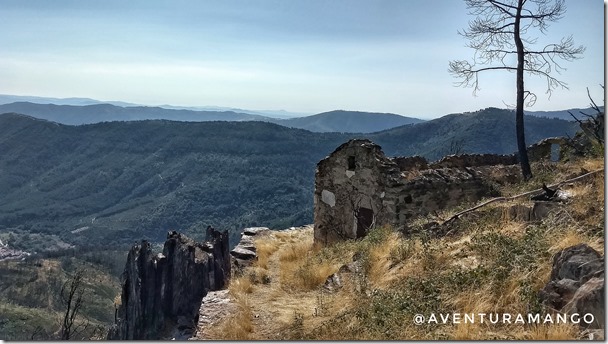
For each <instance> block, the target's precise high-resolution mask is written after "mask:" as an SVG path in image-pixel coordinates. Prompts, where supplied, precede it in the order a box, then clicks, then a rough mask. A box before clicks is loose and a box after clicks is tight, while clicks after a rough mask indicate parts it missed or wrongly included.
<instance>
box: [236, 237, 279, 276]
mask: <svg viewBox="0 0 608 344" xmlns="http://www.w3.org/2000/svg"><path fill="white" fill-rule="evenodd" d="M269 231H270V229H269V228H268V227H249V228H245V229H243V233H241V240H240V241H239V243H238V245H236V247H235V248H234V249H233V250H232V251H230V255H231V256H232V267H233V270H234V272H235V273H236V274H239V273H240V272H241V271H242V270H243V269H244V268H245V267H248V266H250V265H251V264H253V262H255V261H256V260H257V258H258V255H257V252H256V251H257V249H256V247H255V238H256V237H258V236H261V235H264V234H266V233H268V232H269Z"/></svg>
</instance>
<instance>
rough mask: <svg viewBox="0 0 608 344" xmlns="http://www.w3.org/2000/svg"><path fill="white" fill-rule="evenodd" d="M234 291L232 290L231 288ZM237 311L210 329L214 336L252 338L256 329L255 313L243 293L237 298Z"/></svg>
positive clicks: (230, 338) (239, 338)
mask: <svg viewBox="0 0 608 344" xmlns="http://www.w3.org/2000/svg"><path fill="white" fill-rule="evenodd" d="M231 292H232V290H231ZM235 300H236V305H237V307H236V312H234V313H233V314H231V315H230V316H228V317H227V318H226V319H224V320H223V321H221V322H220V323H219V324H218V325H217V326H214V328H213V329H212V330H211V331H210V332H211V334H212V335H213V337H219V338H222V339H225V340H250V339H252V338H251V335H252V333H253V331H254V325H253V322H252V319H253V313H252V311H251V306H250V304H249V299H248V298H247V297H245V296H244V295H243V294H240V295H239V297H236V298H235Z"/></svg>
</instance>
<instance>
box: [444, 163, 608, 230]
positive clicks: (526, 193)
mask: <svg viewBox="0 0 608 344" xmlns="http://www.w3.org/2000/svg"><path fill="white" fill-rule="evenodd" d="M599 172H604V169H603V168H602V169H599V170H597V171H593V172H589V173H585V174H583V175H581V176H578V177H575V178H572V179H568V180H564V181H563V182H559V183H557V184H553V185H549V186H548V187H549V188H554V187H558V186H560V185H562V184H566V183H572V182H575V181H578V180H581V179H584V178H587V177H589V176H592V175H594V174H597V173H599ZM541 191H543V189H542V188H541V189H536V190H532V191H528V192H524V193H522V194H519V195H515V196H509V197H496V198H492V199H491V200H488V201H485V202H483V203H481V204H478V205H476V206H474V207H473V208H469V209H466V210H463V211H461V212H459V213H457V214H455V215H453V216H452V217H450V218H449V219H447V220H446V221H445V222H443V223H442V224H441V225H445V224H447V223H449V222H452V221H454V220H456V219H458V218H459V217H460V216H462V215H464V214H466V213H470V212H472V211H474V210H477V209H479V208H481V207H485V206H486V205H488V204H492V203H496V202H508V201H512V200H515V199H518V198H521V197H526V196H529V195H533V194H535V193H538V192H541Z"/></svg>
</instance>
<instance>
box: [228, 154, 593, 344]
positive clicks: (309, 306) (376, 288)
mask: <svg viewBox="0 0 608 344" xmlns="http://www.w3.org/2000/svg"><path fill="white" fill-rule="evenodd" d="M533 167H534V168H535V171H536V172H535V173H536V177H535V179H534V180H532V181H530V182H525V183H523V182H522V183H519V184H517V185H514V186H505V187H504V188H505V189H504V190H502V191H503V194H517V193H519V192H525V191H529V190H532V189H536V188H538V187H539V186H540V182H541V181H542V182H547V183H548V184H550V183H552V182H557V181H562V180H565V179H568V178H572V177H573V176H576V175H580V174H582V173H583V172H582V170H581V167H582V168H584V169H587V170H589V171H591V170H597V169H599V168H602V167H603V161H602V160H600V159H597V160H585V161H582V162H576V163H570V164H541V165H537V166H533ZM603 183H604V178H603V175H598V176H595V177H593V178H589V179H587V180H583V181H581V182H577V183H574V184H572V185H564V186H563V189H565V190H568V191H569V192H571V193H572V195H573V198H572V200H571V201H570V202H569V203H568V204H565V205H564V211H562V212H560V213H558V214H555V215H552V216H550V217H548V218H547V219H545V220H543V222H542V223H540V224H531V223H525V222H522V221H519V220H515V219H513V218H511V216H509V214H508V213H507V210H506V209H507V207H509V206H511V205H512V204H522V205H531V202H530V201H529V200H523V199H522V200H518V201H517V202H510V203H508V204H493V205H490V206H488V207H485V208H483V209H480V210H479V211H477V212H476V214H475V216H472V217H470V218H469V217H466V218H463V219H460V220H459V221H457V222H458V224H457V225H458V226H459V227H458V228H457V229H458V230H457V231H455V234H454V235H451V236H447V237H443V238H438V239H432V238H431V237H425V236H424V233H422V234H415V235H414V236H412V237H409V238H404V237H403V236H402V235H401V234H398V233H396V232H394V231H392V230H390V229H387V228H379V229H376V230H375V231H374V232H372V233H371V234H370V235H368V237H366V238H364V239H363V240H357V241H348V242H343V243H338V244H336V245H333V246H330V247H323V248H321V247H318V246H315V245H314V244H313V233H312V229H310V228H309V229H306V230H298V231H285V232H274V233H272V234H271V235H268V236H265V237H263V238H260V239H259V240H256V245H258V254H259V256H260V257H259V258H258V263H257V264H255V266H253V267H251V268H249V269H248V270H247V271H246V273H245V276H244V277H241V278H238V279H236V280H234V281H233V283H231V285H230V288H231V289H230V290H231V293H233V294H234V295H236V296H235V297H236V299H237V300H239V301H238V302H239V309H238V312H236V313H235V314H233V316H232V317H231V318H230V319H229V320H227V322H226V325H225V327H224V329H225V331H226V333H225V334H221V335H219V336H218V339H292V340H298V339H321V340H366V339H367V340H369V339H401V340H403V339H410V340H432V339H452V340H453V339H456V340H488V339H519V340H568V339H569V340H572V339H577V338H578V336H579V333H580V330H579V328H578V327H577V326H573V325H564V324H546V325H545V324H539V325H533V326H527V325H520V324H513V325H501V324H496V325H493V324H485V323H484V324H480V323H479V322H476V323H465V322H461V323H460V324H454V325H439V326H415V325H414V324H413V322H412V321H411V320H410V319H412V317H413V315H414V314H415V313H425V312H437V313H439V312H452V313H454V312H459V313H461V314H464V313H511V314H517V313H521V314H526V313H528V311H530V309H535V308H534V307H537V306H538V304H537V302H538V299H537V295H538V291H539V290H540V289H542V288H543V287H544V285H545V284H546V283H547V280H548V278H549V275H550V272H551V261H552V256H553V255H554V254H555V253H556V252H557V251H559V250H561V249H563V248H566V247H569V246H572V245H576V244H578V243H587V244H589V245H590V246H592V247H593V248H595V249H597V250H598V251H599V252H601V253H603V252H604V249H603V243H604V238H603V236H604V234H603V219H604V215H603V207H604V190H603V185H604V184H603ZM455 212H456V210H454V209H451V210H444V211H442V212H441V213H440V214H439V215H438V216H439V217H440V218H448V217H449V216H450V215H451V214H453V213H455ZM431 220H432V219H431ZM424 221H428V219H421V220H420V221H419V223H418V224H419V225H421V224H424ZM598 223H602V225H601V227H598ZM355 253H358V254H359V256H360V257H361V258H360V260H358V262H359V264H361V266H362V272H361V273H347V274H342V275H341V276H342V283H343V287H342V288H341V289H338V290H336V291H333V292H331V293H328V292H327V291H324V289H323V288H321V286H322V285H323V283H324V282H325V281H326V279H327V277H328V276H329V275H331V274H332V273H335V272H336V271H338V269H339V268H340V266H342V265H343V264H348V263H350V262H352V258H351V257H353V254H355Z"/></svg>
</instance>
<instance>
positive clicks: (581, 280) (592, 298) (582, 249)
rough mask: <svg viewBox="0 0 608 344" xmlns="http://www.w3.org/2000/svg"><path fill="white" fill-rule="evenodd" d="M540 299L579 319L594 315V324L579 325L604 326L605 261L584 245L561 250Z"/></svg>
mask: <svg viewBox="0 0 608 344" xmlns="http://www.w3.org/2000/svg"><path fill="white" fill-rule="evenodd" d="M540 298H541V300H543V303H544V304H545V305H547V306H549V307H550V308H552V309H554V310H557V311H562V312H566V313H569V314H573V313H578V314H580V315H581V316H583V315H584V314H587V313H591V314H593V318H594V320H595V321H594V322H593V323H592V324H586V323H583V322H581V325H583V326H584V327H589V328H601V327H603V326H604V319H605V310H604V258H603V257H602V256H601V255H600V254H599V253H598V252H597V251H595V250H594V249H593V248H591V247H589V246H588V245H585V244H579V245H576V246H571V247H568V248H566V249H563V250H561V251H560V252H558V253H557V254H556V255H555V256H554V257H553V268H552V270H551V278H550V280H549V282H548V283H547V285H546V286H545V288H543V290H541V291H540Z"/></svg>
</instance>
